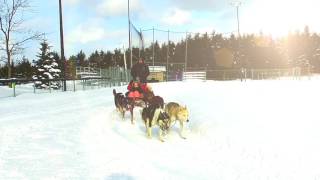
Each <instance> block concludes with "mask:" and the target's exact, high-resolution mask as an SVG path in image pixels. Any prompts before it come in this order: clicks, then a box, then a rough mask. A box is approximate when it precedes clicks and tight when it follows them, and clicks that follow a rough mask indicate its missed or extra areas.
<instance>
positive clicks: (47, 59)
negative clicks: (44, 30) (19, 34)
mask: <svg viewBox="0 0 320 180" xmlns="http://www.w3.org/2000/svg"><path fill="white" fill-rule="evenodd" d="M40 45H41V47H40V53H39V54H38V55H37V57H38V60H37V61H36V62H35V63H36V69H37V70H36V74H35V75H34V76H33V79H35V80H38V81H36V82H35V86H36V88H39V89H43V88H49V87H51V88H53V89H59V88H60V87H61V84H60V82H59V81H51V82H49V81H48V80H49V79H50V80H51V79H58V78H60V77H61V70H60V69H59V67H58V63H57V62H56V60H55V58H54V57H53V56H54V55H53V52H51V51H50V48H51V46H49V44H48V43H47V41H46V40H44V41H43V42H41V43H40Z"/></svg>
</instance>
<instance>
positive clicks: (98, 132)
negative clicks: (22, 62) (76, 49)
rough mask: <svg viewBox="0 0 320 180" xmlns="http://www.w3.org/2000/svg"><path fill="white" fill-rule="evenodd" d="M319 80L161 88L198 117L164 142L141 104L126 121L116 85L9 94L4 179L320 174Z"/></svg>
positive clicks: (1, 111)
mask: <svg viewBox="0 0 320 180" xmlns="http://www.w3.org/2000/svg"><path fill="white" fill-rule="evenodd" d="M319 83H320V81H319V80H311V81H289V80H283V81H247V82H244V83H241V82H239V81H231V82H214V81H207V82H173V83H159V84H152V87H153V89H154V91H155V94H156V95H161V96H162V97H163V98H164V100H165V101H166V102H170V101H176V102H179V103H181V104H183V105H187V107H188V109H189V110H190V114H191V116H190V123H188V125H187V133H186V135H187V139H186V140H184V139H182V138H180V137H179V135H178V130H179V124H178V123H177V124H176V125H175V127H173V130H172V131H171V133H170V134H169V135H168V137H167V138H166V142H164V143H161V142H160V141H159V140H158V136H157V135H158V134H157V130H156V129H154V130H153V136H152V139H148V138H147V137H146V133H145V127H144V125H143V123H142V121H141V118H140V115H139V109H136V110H135V112H134V113H135V124H134V125H131V123H130V120H129V113H127V115H126V118H125V120H122V119H121V118H120V116H119V114H118V113H117V112H116V111H115V107H114V102H113V94H112V88H107V89H100V90H91V91H77V92H75V93H74V92H67V93H54V94H22V95H19V96H18V97H16V98H5V99H2V100H1V101H0V104H1V108H0V115H1V118H0V179H103V180H104V179H150V178H152V179H220V180H224V179H240V180H248V179H252V180H257V179H282V180H287V179H291V180H292V179H293V180H294V179H297V180H300V179H310V180H314V179H320V170H319V167H320V164H319V162H320V155H319V153H318V152H319V151H320V143H319V141H318V140H319V138H320V132H319V128H320V122H319V118H318V113H317V112H318V106H317V104H316V103H317V102H319V100H320V97H319V95H318V92H320V91H319V90H320V86H319ZM116 89H117V91H121V92H125V89H126V88H125V87H116Z"/></svg>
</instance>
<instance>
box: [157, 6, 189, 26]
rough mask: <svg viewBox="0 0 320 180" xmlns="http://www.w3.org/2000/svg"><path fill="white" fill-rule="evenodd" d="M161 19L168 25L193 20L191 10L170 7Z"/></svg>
mask: <svg viewBox="0 0 320 180" xmlns="http://www.w3.org/2000/svg"><path fill="white" fill-rule="evenodd" d="M161 21H162V22H163V23H165V24H168V25H183V24H187V23H190V22H191V12H189V11H185V10H181V9H178V8H173V9H169V11H168V12H167V13H165V15H164V16H163V17H162V18H161Z"/></svg>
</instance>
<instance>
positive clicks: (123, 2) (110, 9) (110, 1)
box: [97, 0, 142, 16]
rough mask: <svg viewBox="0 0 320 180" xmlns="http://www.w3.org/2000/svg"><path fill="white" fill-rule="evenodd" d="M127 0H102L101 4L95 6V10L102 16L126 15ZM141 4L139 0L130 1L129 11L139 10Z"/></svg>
mask: <svg viewBox="0 0 320 180" xmlns="http://www.w3.org/2000/svg"><path fill="white" fill-rule="evenodd" d="M127 3H128V1H127V0H103V2H102V3H101V4H99V5H98V6H97V11H98V13H100V14H101V15H104V16H123V15H127V11H128V4H127ZM141 7H142V4H141V2H140V0H131V1H130V11H131V12H137V11H139V10H141Z"/></svg>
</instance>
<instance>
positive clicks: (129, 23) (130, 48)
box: [128, 0, 132, 67]
mask: <svg viewBox="0 0 320 180" xmlns="http://www.w3.org/2000/svg"><path fill="white" fill-rule="evenodd" d="M128 25H129V51H130V67H132V47H131V22H130V0H128Z"/></svg>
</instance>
